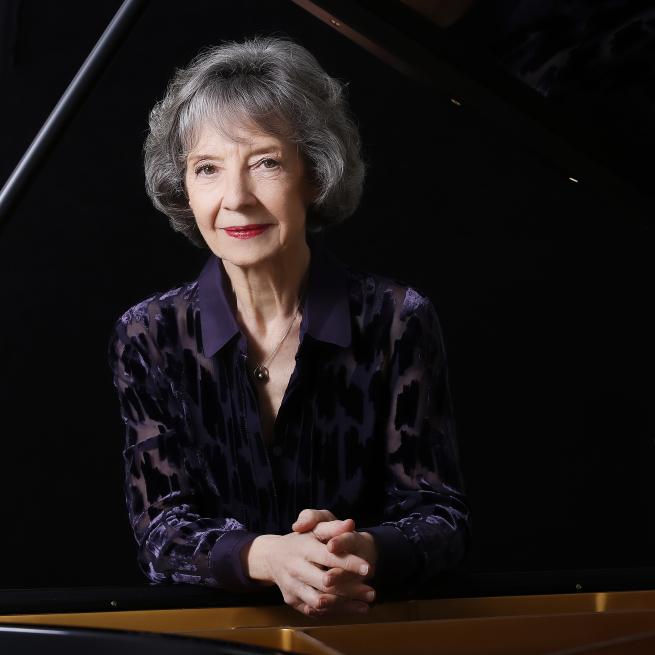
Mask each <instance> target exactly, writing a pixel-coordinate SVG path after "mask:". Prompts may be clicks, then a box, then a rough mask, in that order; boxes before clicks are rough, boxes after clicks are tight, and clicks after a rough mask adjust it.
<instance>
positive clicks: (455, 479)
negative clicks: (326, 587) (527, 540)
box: [108, 237, 469, 593]
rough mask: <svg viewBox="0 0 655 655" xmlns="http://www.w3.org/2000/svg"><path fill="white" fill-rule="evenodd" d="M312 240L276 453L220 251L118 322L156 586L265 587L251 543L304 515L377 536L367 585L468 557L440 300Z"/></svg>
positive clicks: (120, 374) (131, 456)
mask: <svg viewBox="0 0 655 655" xmlns="http://www.w3.org/2000/svg"><path fill="white" fill-rule="evenodd" d="M308 243H309V245H310V249H311V261H310V270H309V279H308V288H307V293H306V298H305V303H304V305H305V306H304V310H303V313H302V322H301V325H300V346H299V348H298V352H297V355H296V365H295V369H294V371H293V373H292V375H291V378H290V380H289V384H288V387H287V389H286V392H285V394H284V398H283V400H282V404H281V406H280V409H279V412H278V415H277V417H276V420H275V426H274V434H273V442H272V443H271V444H270V445H268V446H267V445H266V444H265V443H264V440H263V439H262V435H261V428H260V418H259V409H258V396H257V391H256V389H255V387H254V385H255V384H257V382H255V381H253V380H252V377H251V375H252V374H251V373H250V372H249V371H248V370H247V366H246V352H247V341H246V338H245V336H244V335H243V334H242V333H241V331H240V329H239V327H238V324H237V322H236V320H235V318H234V314H233V312H232V309H231V306H230V304H229V302H228V299H227V295H226V289H229V285H227V286H224V285H225V284H227V275H226V273H225V269H224V268H223V264H222V260H221V259H220V258H218V257H216V256H215V255H214V254H212V255H211V256H210V257H209V259H208V260H207V263H206V264H205V266H204V267H203V269H202V271H201V273H200V275H199V277H198V279H197V280H194V281H192V282H188V283H186V284H183V285H182V286H180V287H178V288H175V289H171V290H169V291H166V292H163V293H162V292H157V293H154V294H153V295H151V296H150V297H148V298H146V299H145V300H143V301H142V302H140V303H138V304H137V305H135V306H133V307H131V308H130V309H128V310H127V311H126V312H125V313H124V314H123V315H122V316H121V317H120V318H119V319H118V321H117V322H116V324H115V326H114V328H113V331H112V334H111V338H110V341H109V347H108V359H109V365H110V366H111V369H112V372H113V376H114V378H113V380H114V386H115V387H116V390H117V392H118V398H119V403H120V411H121V415H122V418H123V421H124V423H125V450H124V459H125V476H126V477H125V493H126V498H127V507H128V512H129V518H130V521H131V524H132V527H133V529H134V535H135V537H136V540H137V543H138V546H139V555H138V558H139V563H140V565H141V567H142V569H143V571H144V573H145V574H146V575H147V576H148V578H149V579H150V580H152V581H154V582H186V583H194V584H204V585H208V586H213V587H218V588H222V589H226V590H230V591H238V590H242V591H246V590H256V589H261V588H262V587H261V586H260V584H259V583H258V582H256V581H254V580H252V579H250V578H249V577H248V576H247V575H246V574H245V572H244V570H243V567H242V565H241V561H240V551H241V549H242V548H243V547H244V546H245V545H246V544H248V543H250V542H251V541H252V540H253V539H254V538H255V537H256V536H258V535H259V534H266V533H273V534H286V533H288V532H291V524H292V523H293V522H294V521H295V520H296V518H297V516H298V513H299V512H300V510H302V509H305V508H321V509H323V508H325V509H329V510H330V511H331V512H332V513H333V514H334V515H335V516H336V517H337V518H341V519H345V518H348V517H350V518H353V519H354V520H355V524H356V529H358V530H366V531H368V532H370V533H371V534H372V535H373V537H374V539H375V542H376V545H377V549H378V565H377V571H376V575H375V577H374V578H373V579H372V580H371V581H370V582H371V584H372V585H373V586H376V585H377V587H381V588H390V589H398V590H399V589H400V588H402V589H404V590H406V591H408V592H410V593H411V591H412V590H414V589H416V588H418V586H419V584H420V583H421V582H422V581H425V580H426V579H428V578H429V577H431V576H433V575H434V574H436V573H438V572H440V571H442V570H444V569H447V568H451V567H453V566H455V565H456V564H457V563H458V562H459V561H460V560H461V558H462V555H463V553H464V550H465V548H466V544H467V540H468V532H469V510H468V506H467V503H466V498H465V496H464V494H463V486H462V479H461V475H460V470H459V465H458V458H457V445H456V438H455V427H454V422H453V415H452V407H451V400H450V392H449V388H448V374H447V368H446V353H445V350H444V342H443V338H442V334H441V329H440V326H439V321H438V318H437V314H436V311H435V309H434V306H433V304H432V303H431V301H430V300H429V299H428V298H427V297H426V296H425V295H422V294H420V293H419V292H418V291H416V290H415V289H413V288H411V287H410V286H408V285H405V284H403V283H402V282H400V281H398V280H395V279H392V278H387V277H383V276H380V275H377V274H372V273H365V272H362V271H358V270H356V269H354V268H353V267H351V266H349V265H346V264H344V263H342V262H341V261H340V260H338V259H337V258H336V257H335V256H334V255H333V254H332V253H331V252H330V251H329V250H328V249H327V248H326V247H325V246H324V245H322V244H321V242H320V240H319V239H317V238H314V237H311V238H310V239H309V241H308ZM377 587H376V588H377Z"/></svg>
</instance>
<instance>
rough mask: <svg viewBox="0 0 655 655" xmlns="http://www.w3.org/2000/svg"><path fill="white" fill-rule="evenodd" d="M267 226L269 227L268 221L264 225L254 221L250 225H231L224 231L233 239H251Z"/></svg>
mask: <svg viewBox="0 0 655 655" xmlns="http://www.w3.org/2000/svg"><path fill="white" fill-rule="evenodd" d="M269 227H271V225H270V223H269V224H266V225H261V224H257V223H254V224H251V225H233V226H232V227H226V228H225V231H226V232H227V233H228V234H229V235H230V236H231V237H234V238H235V239H251V238H252V237H256V236H259V235H260V234H261V233H262V232H265V231H266V230H267V229H268V228H269Z"/></svg>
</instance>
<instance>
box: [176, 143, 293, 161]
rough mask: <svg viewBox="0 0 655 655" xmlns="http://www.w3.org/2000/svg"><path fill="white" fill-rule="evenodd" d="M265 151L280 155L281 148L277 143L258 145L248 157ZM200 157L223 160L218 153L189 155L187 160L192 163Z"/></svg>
mask: <svg viewBox="0 0 655 655" xmlns="http://www.w3.org/2000/svg"><path fill="white" fill-rule="evenodd" d="M265 152H273V153H276V154H278V155H281V154H282V148H281V147H280V146H279V145H277V144H267V145H263V146H259V147H258V148H254V149H253V150H250V151H249V152H248V157H252V156H253V155H261V154H262V153H265ZM200 159H214V160H215V161H223V158H222V157H219V156H218V155H212V154H200V155H189V158H188V159H187V162H188V163H189V164H192V163H193V162H196V161H199V160H200Z"/></svg>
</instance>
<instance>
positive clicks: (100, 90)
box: [0, 0, 655, 588]
mask: <svg viewBox="0 0 655 655" xmlns="http://www.w3.org/2000/svg"><path fill="white" fill-rule="evenodd" d="M500 4H501V5H502V4H503V3H500ZM505 4H506V5H512V3H505ZM514 4H516V3H514ZM555 4H556V3H555ZM119 5H120V2H118V1H110V0H102V1H100V0H98V1H96V2H93V3H88V2H81V0H80V1H77V0H65V1H62V2H57V3H54V2H47V1H38V0H23V1H21V0H9V1H8V2H6V3H5V4H3V5H2V9H1V10H0V12H1V13H0V18H1V20H2V22H1V23H0V28H1V29H2V42H1V48H2V49H1V51H0V52H1V57H2V59H1V60H0V66H1V68H0V75H1V78H0V79H1V82H2V86H1V88H2V90H3V91H2V96H3V102H2V103H0V120H1V125H2V137H1V138H2V142H1V143H2V147H1V148H0V179H2V180H4V179H6V177H7V176H8V175H9V174H10V173H11V170H12V169H13V167H14V166H15V165H16V163H17V162H18V160H19V159H20V156H21V155H22V153H23V152H24V150H25V149H26V147H27V146H28V145H29V143H30V141H31V139H32V138H33V137H34V135H35V134H36V132H37V131H38V129H39V127H40V125H41V124H42V122H43V121H44V120H45V119H46V117H47V116H48V114H49V112H50V110H51V109H52V107H53V106H54V104H55V103H56V101H57V99H58V98H59V96H60V95H61V93H62V92H63V91H64V89H65V88H66V86H67V84H68V82H69V81H70V79H71V78H72V77H73V75H74V74H75V72H76V71H77V69H78V68H79V66H80V65H81V63H82V62H83V60H84V58H85V57H86V55H87V54H88V52H89V51H90V49H91V48H92V46H93V44H94V43H95V42H96V40H97V39H98V37H99V36H100V34H101V33H102V31H103V30H104V28H105V26H106V25H107V23H108V22H109V20H110V19H111V17H112V15H113V14H114V12H115V11H116V9H117V8H118V7H119ZM478 11H481V10H478ZM483 18H484V20H483ZM487 18H488V17H484V16H483V15H482V14H480V15H479V16H477V17H476V14H475V13H472V14H471V15H470V16H468V17H467V18H466V20H465V21H463V22H462V23H461V24H460V25H459V26H457V28H456V29H453V30H452V34H454V35H457V37H458V38H460V39H464V40H465V39H466V38H471V37H472V36H475V37H476V39H477V42H478V45H480V43H479V41H480V33H481V29H482V28H483V27H484V25H487V24H490V23H486V22H485V21H486V19H487ZM539 18H540V19H541V18H542V17H541V16H540V17H539ZM476 20H477V23H476ZM481 26H482V28H481ZM548 26H549V29H551V30H553V29H554V30H555V32H554V33H555V34H556V35H557V34H558V32H557V30H556V28H553V27H552V25H551V24H550V23H548ZM523 29H525V22H524V24H523ZM271 33H275V34H280V35H288V36H291V37H292V38H294V39H296V40H297V41H298V42H300V43H301V44H302V45H304V46H306V47H308V48H309V49H310V50H311V51H312V52H314V54H315V55H316V56H317V58H318V59H319V61H320V62H321V64H322V65H323V66H324V67H325V68H326V70H327V71H328V72H329V73H330V74H332V75H334V76H336V77H338V78H340V79H342V80H346V81H348V82H349V97H350V101H351V105H352V108H353V110H354V113H355V114H356V116H357V117H358V121H359V125H360V129H361V133H362V138H363V143H364V149H365V153H366V158H367V161H368V164H369V170H368V178H367V183H366V191H365V196H364V199H363V202H362V205H361V207H360V209H359V210H358V212H357V214H356V215H355V216H353V217H352V218H351V219H350V220H349V221H347V222H346V223H344V224H343V225H342V226H340V227H339V228H338V229H336V230H334V231H333V232H332V233H330V234H329V235H328V236H327V237H326V238H327V239H328V242H329V244H330V246H331V247H332V249H333V250H334V251H335V252H336V253H337V254H338V255H339V256H340V257H341V258H342V259H343V260H344V261H346V262H349V263H352V264H355V265H356V266H358V267H359V268H361V269H364V270H371V271H375V272H378V273H381V274H386V275H391V276H395V277H397V278H400V279H403V280H405V281H407V282H408V283H409V284H411V285H413V286H415V287H416V288H418V289H420V290H423V291H424V292H425V293H427V294H428V295H429V296H430V297H431V299H432V300H433V302H434V304H435V306H436V307H437V310H438V312H439V315H440V318H441V322H442V325H443V329H444V333H445V339H446V347H447V350H448V355H449V367H450V379H451V386H452V393H453V401H454V405H455V412H456V420H457V425H458V434H459V443H460V450H461V457H462V467H463V471H464V475H465V479H466V483H467V489H468V492H469V495H470V501H471V505H472V509H473V515H474V530H475V532H474V542H473V549H472V552H471V555H470V558H469V561H468V563H467V566H468V567H469V568H470V569H471V570H473V571H516V570H521V569H523V570H549V569H575V568H595V567H608V568H614V567H616V568H621V567H639V566H653V565H655V520H654V518H653V514H654V513H653V502H652V501H653V499H654V495H655V494H654V492H655V483H654V482H653V480H654V477H653V474H652V472H653V470H654V464H655V440H654V438H655V413H654V410H653V391H654V390H655V382H654V379H653V371H654V370H655V368H654V366H653V365H654V364H655V352H654V347H653V334H655V330H654V328H655V321H654V320H653V312H652V295H653V294H652V288H653V278H654V276H653V273H654V270H653V269H654V264H653V259H654V258H653V246H654V245H655V243H654V242H655V239H654V236H653V224H652V211H651V207H652V203H651V202H650V199H647V198H648V196H647V195H644V194H648V193H649V189H648V188H647V187H646V186H644V180H646V179H647V175H644V171H647V170H648V167H649V166H651V164H652V161H651V159H650V157H649V156H648V154H647V150H646V149H645V148H644V149H642V148H640V144H643V143H646V142H647V138H651V136H652V135H649V134H647V133H646V132H643V139H642V132H639V131H637V132H636V133H634V134H633V141H632V142H629V141H627V140H626V138H624V137H621V138H619V139H617V138H616V134H617V133H620V134H623V135H625V133H626V131H625V129H624V130H623V131H621V130H620V129H619V128H621V127H623V128H625V125H626V124H627V122H628V121H629V120H630V116H629V111H628V109H626V110H625V113H624V114H622V115H621V114H620V112H618V113H617V111H616V110H615V105H616V106H618V105H619V104H620V103H618V102H615V105H612V106H613V108H614V109H613V113H612V115H611V117H609V118H608V119H607V120H603V121H599V120H598V116H599V115H603V114H602V111H603V107H604V106H605V102H604V101H603V96H602V94H601V93H600V92H599V93H597V94H595V95H594V94H589V95H587V96H586V100H587V102H588V103H589V104H588V106H586V107H585V106H584V104H582V105H581V104H580V102H582V101H580V102H578V103H577V104H576V107H577V112H578V116H577V118H578V119H580V116H582V118H583V119H584V118H585V116H586V117H587V118H589V119H590V120H592V119H595V120H596V122H597V123H599V124H600V126H601V127H602V128H603V129H604V130H605V131H604V132H602V131H601V132H599V133H598V139H599V142H598V143H601V144H602V143H605V142H604V141H603V139H606V140H607V141H606V142H607V144H608V145H607V148H608V149H610V148H611V143H612V138H614V144H616V143H617V142H619V141H620V142H621V144H622V146H623V148H624V150H623V152H624V153H625V152H629V164H630V166H623V167H622V166H621V162H620V161H619V160H617V161H615V162H614V163H616V165H617V173H620V174H622V175H623V176H624V180H627V182H628V186H626V187H625V189H627V192H626V193H625V194H621V193H617V192H616V189H615V188H613V187H609V186H607V185H604V184H601V183H598V182H596V181H594V180H593V179H591V178H589V179H584V177H581V176H578V177H581V179H580V183H578V184H575V183H572V182H571V181H570V180H569V179H568V178H569V176H570V175H572V174H575V173H576V171H571V170H567V169H566V167H564V166H562V164H561V162H554V161H552V160H550V159H548V158H547V157H544V156H543V154H541V153H539V152H538V151H536V150H535V149H534V148H533V147H531V146H530V144H529V142H528V141H527V140H522V139H520V138H517V137H516V134H515V132H513V131H512V130H511V129H510V128H511V125H509V124H508V125H503V124H502V123H499V122H498V121H491V120H489V119H488V118H485V117H484V116H485V113H484V111H482V109H481V108H476V107H469V106H466V105H464V106H461V107H457V106H455V105H454V104H453V103H451V102H450V97H449V95H448V93H445V92H438V91H435V90H430V89H427V88H425V87H424V86H422V85H420V84H418V83H417V82H414V81H412V80H410V79H409V78H407V77H405V76H403V75H401V74H400V73H398V72H397V71H395V70H394V69H392V68H390V67H389V66H387V65H385V64H383V63H381V62H380V61H379V60H378V59H376V58H374V57H373V56H372V55H371V54H369V53H368V52H366V51H364V50H363V49H361V48H360V47H359V46H357V45H355V44H354V43H352V42H350V41H349V40H347V39H346V38H345V37H344V36H342V35H341V34H339V33H338V32H336V31H335V30H333V29H331V28H330V27H329V26H327V25H325V24H324V23H322V22H320V21H318V20H317V19H316V18H314V17H312V16H311V15H309V14H307V13H305V12H304V11H303V10H301V9H300V8H298V7H297V6H295V5H294V4H292V3H291V2H289V1H285V0H267V1H263V0H260V1H257V2H256V1H254V0H248V1H244V0H240V1H239V2H221V3H217V2H215V1H214V0H211V1H209V0H207V1H201V0H194V1H188V2H173V1H172V0H158V1H157V2H151V3H150V6H149V7H148V9H147V10H146V11H145V13H144V14H143V15H142V17H141V18H140V20H139V21H138V23H137V24H136V26H135V28H134V29H133V31H132V32H131V33H130V35H129V37H128V39H127V41H126V42H125V44H124V45H123V47H122V48H121V49H120V51H119V53H118V55H117V56H116V57H115V58H114V60H113V61H112V63H111V65H110V66H109V67H108V69H107V70H106V72H105V73H104V74H103V76H102V78H101V79H100V81H99V82H98V83H97V85H96V86H95V87H94V89H93V92H92V93H91V95H90V96H89V98H88V99H87V101H86V102H85V103H84V105H83V106H82V108H81V110H80V111H79V113H78V115H77V116H76V117H75V119H74V121H73V122H72V123H71V125H70V127H69V128H68V130H67V131H66V133H65V134H64V135H63V137H62V138H61V140H60V141H59V143H58V145H57V146H56V148H55V149H54V150H53V152H52V153H51V155H50V156H49V158H48V159H47V161H46V162H45V164H44V165H43V166H42V168H41V170H40V171H39V173H38V175H36V177H35V178H34V179H33V181H32V183H31V185H30V186H29V188H28V190H27V192H26V193H25V194H24V196H23V198H22V199H21V200H20V202H19V203H18V204H17V205H16V207H15V209H14V212H13V214H12V216H11V220H10V221H9V222H8V223H7V224H6V225H5V226H3V229H2V232H1V233H0V279H1V280H2V284H1V285H0V308H1V311H2V316H3V320H2V323H1V325H2V327H1V329H0V356H1V360H0V361H1V367H2V368H1V370H2V373H1V375H0V403H1V408H2V414H1V416H2V419H1V422H0V438H1V439H2V475H1V478H0V479H1V486H0V491H1V493H2V496H1V498H2V501H3V502H2V514H1V517H2V526H3V529H2V540H1V542H0V561H1V562H2V565H1V568H0V587H5V588H9V587H37V586H42V587H46V586H71V585H105V584H130V583H141V582H144V581H145V578H143V577H142V576H141V574H140V573H139V572H138V570H137V568H136V564H135V545H134V541H133V538H132V535H131V532H130V529H129V525H128V522H127V518H126V511H125V506H124V498H123V493H122V460H121V450H122V440H123V426H122V422H121V420H120V416H119V408H118V402H117V398H116V396H115V391H114V389H113V386H112V382H111V372H110V370H109V368H108V366H107V363H106V346H107V341H108V338H109V332H110V329H111V326H112V325H113V323H114V321H115V320H116V319H117V318H118V316H119V315H120V314H121V313H122V312H123V311H124V310H125V309H127V308H128V307H129V306H131V305H133V304H134V303H136V302H137V301H139V300H141V299H143V298H145V297H146V296H147V295H149V294H151V293H153V292H154V291H155V290H162V291H163V290H166V289H168V288H171V287H173V286H178V285H179V284H182V283H183V282H185V281H188V280H192V279H194V278H195V277H196V276H197V275H198V273H199V271H200V268H201V267H202V265H203V263H204V261H205V260H206V257H207V251H201V250H199V249H197V248H195V247H194V246H192V245H191V244H190V243H188V242H187V241H186V240H185V239H184V238H183V237H182V236H181V235H179V234H176V233H174V232H173V231H172V230H171V229H170V228H169V226H168V224H167V219H166V218H165V217H164V216H162V215H160V214H158V213H157V212H155V210H154V209H153V208H152V207H151V206H150V205H149V201H148V199H147V197H146V195H145V192H144V190H143V173H142V161H141V146H142V142H143V139H144V137H145V133H146V127H147V114H148V111H149V109H150V107H151V106H152V105H153V103H154V102H155V101H156V100H158V99H159V98H160V97H161V96H162V94H163V92H164V89H165V85H166V82H167V80H168V79H169V77H170V76H171V74H172V72H173V69H174V67H175V66H181V65H184V64H186V63H187V62H188V60H189V59H190V58H191V57H192V56H193V55H194V54H195V53H196V52H197V51H198V50H199V49H200V48H201V47H202V46H205V45H211V44H216V43H218V42H219V41H221V40H222V39H242V38H243V37H246V36H252V35H255V34H271ZM482 33H484V34H487V35H488V34H489V33H488V32H485V31H484V29H482ZM527 33H528V34H530V33H531V32H530V30H529V29H528V32H527ZM503 38H504V39H507V38H509V37H507V35H504V37H503ZM500 43H501V42H500V41H499V40H497V41H495V42H493V39H492V38H489V41H488V43H487V44H486V45H487V46H489V47H490V51H492V50H493V48H491V46H493V45H496V46H498V47H500V46H499V44H500ZM508 43H510V44H513V45H515V44H516V42H515V41H514V42H512V41H511V39H510V40H509V41H508ZM495 52H496V54H498V52H499V50H498V48H496V50H495ZM498 62H499V65H500V64H502V58H499V59H498ZM487 64H488V61H487ZM505 70H507V71H509V72H508V74H509V73H510V72H512V71H510V70H509V68H505ZM515 72H516V71H514V73H515ZM621 79H623V78H621ZM574 82H575V80H574ZM574 86H576V89H577V88H578V87H579V85H574ZM596 88H598V87H596ZM644 88H645V87H644ZM651 89H652V87H651ZM605 92H606V93H607V94H610V93H611V91H608V90H607V89H605ZM649 93H650V92H649ZM536 95H537V94H536V92H535V96H536ZM541 95H542V97H543V95H544V94H543V93H542V94H541ZM560 97H566V94H565V93H564V92H562V93H560ZM608 97H609V96H608ZM650 97H652V94H651V95H648V93H646V92H644V94H643V96H638V98H640V99H641V100H639V102H641V101H642V100H643V101H644V102H645V99H646V98H650ZM583 100H584V98H583ZM614 100H616V98H614ZM544 102H545V103H546V102H549V100H548V99H547V98H544ZM581 106H582V107H583V109H580V107H581ZM633 110H634V111H635V112H637V113H638V115H639V116H642V117H643V116H644V115H646V114H645V106H644V105H643V104H642V105H640V104H638V103H637V104H636V105H635V107H634V108H633ZM652 115H653V114H651V116H652ZM612 121H614V122H612ZM642 123H643V125H646V122H645V121H643V120H642ZM628 146H629V147H628ZM601 150H603V148H601ZM610 151H611V150H605V152H610ZM625 156H626V157H627V156H628V155H625ZM610 163H611V162H610ZM631 170H632V171H635V170H638V171H639V172H640V175H641V177H640V178H639V179H637V177H635V178H634V180H635V182H634V183H635V186H634V187H631V186H630V184H629V183H630V175H629V172H630V171H631ZM626 171H628V173H626ZM626 175H627V178H626V177H625V176H626ZM631 189H633V190H634V193H632V192H631ZM645 198H646V199H647V200H646V201H645V202H644V199H645Z"/></svg>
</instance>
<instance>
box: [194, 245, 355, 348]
mask: <svg viewBox="0 0 655 655" xmlns="http://www.w3.org/2000/svg"><path fill="white" fill-rule="evenodd" d="M307 243H308V245H309V248H310V251H311V257H310V262H309V279H308V281H307V296H306V298H305V311H304V312H303V316H302V322H301V323H300V341H301V343H302V340H303V337H304V335H305V333H308V334H310V335H311V336H312V337H313V338H314V339H317V340H319V341H324V342H329V343H333V344H336V345H338V346H341V347H343V348H346V347H348V346H349V345H350V343H351V328H350V303H349V294H348V284H347V282H348V279H347V274H346V271H345V267H344V264H343V263H342V262H341V261H340V260H338V259H337V258H336V257H335V256H334V255H333V254H332V253H331V252H330V251H329V250H327V249H326V247H325V245H324V244H323V243H321V242H320V238H316V237H314V238H312V236H310V238H309V239H308V241H307ZM224 282H226V284H225V287H227V288H229V286H230V285H229V282H228V281H227V273H226V272H225V268H224V266H223V260H222V259H221V258H220V257H217V256H216V255H215V254H214V253H212V254H211V256H210V257H209V259H208V260H207V262H206V263H205V265H204V266H203V268H202V271H201V272H200V275H199V277H198V302H199V305H200V323H201V330H202V344H203V353H204V355H205V357H213V356H214V355H215V354H216V353H217V352H218V351H219V350H220V349H221V348H222V347H223V346H224V345H225V344H226V343H227V342H228V341H229V340H230V339H231V338H232V337H233V336H234V335H235V334H237V333H239V332H240V329H239V326H238V324H237V322H236V319H235V317H234V313H233V311H232V308H231V306H230V303H229V301H228V299H227V297H226V295H225V287H224Z"/></svg>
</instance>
